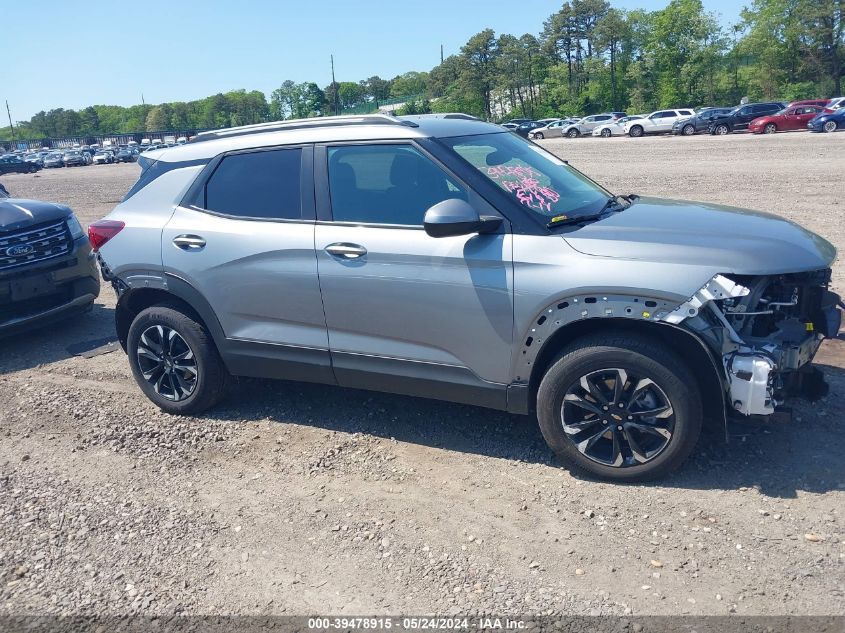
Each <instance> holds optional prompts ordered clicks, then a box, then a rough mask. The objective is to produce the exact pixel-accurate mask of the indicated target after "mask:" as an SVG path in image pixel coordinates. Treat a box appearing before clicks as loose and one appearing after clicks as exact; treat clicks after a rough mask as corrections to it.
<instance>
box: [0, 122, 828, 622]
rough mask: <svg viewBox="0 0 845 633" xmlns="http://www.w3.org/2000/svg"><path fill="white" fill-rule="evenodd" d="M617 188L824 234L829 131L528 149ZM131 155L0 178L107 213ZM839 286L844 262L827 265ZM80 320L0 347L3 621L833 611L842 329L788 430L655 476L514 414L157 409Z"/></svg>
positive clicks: (286, 390) (329, 391) (706, 448)
mask: <svg viewBox="0 0 845 633" xmlns="http://www.w3.org/2000/svg"><path fill="white" fill-rule="evenodd" d="M544 144H546V145H547V146H548V147H550V148H551V149H552V150H553V151H555V152H556V153H558V154H560V155H561V156H562V157H564V158H567V159H569V160H570V161H571V162H572V164H573V165H575V166H576V167H578V168H580V169H582V170H583V171H585V172H586V173H588V174H589V175H591V176H593V177H594V178H596V179H597V180H599V181H600V182H602V183H603V184H605V185H607V186H608V187H610V188H611V189H612V190H614V191H618V192H620V193H627V192H636V193H640V194H650V195H659V196H665V197H673V198H686V199H699V200H706V201H712V202H719V203H726V204H734V205H739V206H746V207H750V208H756V209H764V210H769V211H773V212H775V213H778V214H781V215H784V216H786V217H789V218H791V219H795V220H798V221H800V222H801V223H803V224H804V225H806V226H807V227H808V228H811V229H813V230H815V231H817V232H819V233H821V234H822V235H823V236H824V237H826V238H827V239H829V240H831V241H832V242H833V243H834V244H836V245H837V246H840V247H841V246H843V245H845V240H843V232H845V218H843V216H842V212H843V207H842V205H843V204H845V203H843V199H845V184H843V179H842V161H841V158H840V157H841V155H842V152H843V149H845V134H833V135H819V136H810V135H808V134H803V133H795V134H778V135H775V136H771V137H762V138H752V137H749V136H743V135H736V136H730V137H724V138H722V137H719V138H711V137H696V138H691V139H686V138H646V139H627V138H622V139H610V140H605V139H579V140H574V141H569V140H560V141H545V142H544ZM137 171H138V170H137V166H135V165H108V166H91V167H86V168H81V169H60V170H54V171H49V170H48V171H42V172H40V173H39V174H38V175H35V176H30V175H11V176H4V177H3V182H4V184H5V185H6V186H7V188H9V190H10V191H12V192H13V194H16V195H18V196H21V197H33V198H40V199H46V200H56V201H59V202H63V203H66V204H69V205H71V206H72V207H73V208H75V209H76V210H77V212H78V213H79V215H80V216H81V218H82V220H83V221H84V222H86V223H87V222H90V221H92V220H94V219H96V218H99V217H101V216H103V215H105V214H106V213H107V212H108V211H109V210H110V209H111V208H112V207H113V206H114V204H115V203H116V202H117V201H118V200H119V199H120V197H121V196H122V195H123V193H124V192H125V191H126V190H127V189H128V187H129V186H130V185H131V184H132V182H134V180H135V178H136V177H137ZM835 285H836V286H837V287H838V290H839V291H840V292H841V291H843V290H845V269H843V266H842V264H841V262H839V263H837V265H836V268H835ZM113 307H114V296H113V293H112V291H111V289H110V288H107V287H104V289H103V294H102V296H101V298H100V300H99V302H98V303H97V305H96V307H95V310H94V312H93V313H92V314H90V315H86V316H85V317H81V318H78V319H76V320H73V321H71V322H69V323H67V324H63V325H61V326H59V327H54V328H51V329H50V330H43V331H39V332H34V333H32V334H28V335H25V336H19V337H16V338H15V339H12V340H6V341H0V434H2V437H3V439H2V442H0V615H2V614H22V613H39V614H127V613H147V614H173V613H191V614H194V613H196V614H209V613H215V614H230V613H248V614H314V613H336V614H371V613H400V612H402V613H414V612H416V613H423V612H424V613H435V612H436V613H441V614H445V613H458V612H479V611H483V612H488V613H489V612H497V613H509V614H514V615H518V614H546V613H550V614H603V615H614V614H626V613H634V614H640V615H642V614H676V613H689V614H728V613H738V614H747V615H752V614H766V615H776V614H817V615H827V614H843V613H845V573H843V572H844V570H845V545H844V544H843V538H845V530H843V521H845V515H843V508H845V469H844V468H843V466H842V458H841V455H840V454H839V453H837V452H835V451H833V450H831V447H835V446H842V445H843V442H845V429H843V424H842V423H843V415H842V412H841V409H840V408H839V407H838V406H837V405H836V402H835V400H836V398H837V395H841V394H842V393H845V344H843V342H841V341H831V342H827V343H826V344H825V345H824V347H823V350H822V352H821V354H820V357H819V362H820V364H821V365H822V366H823V368H824V369H825V372H826V374H827V375H828V378H829V380H830V381H831V395H830V396H828V397H827V398H825V399H824V400H822V401H820V402H818V403H816V404H815V405H806V404H802V405H799V406H797V407H796V410H795V414H796V415H795V420H794V421H793V423H792V424H790V425H772V426H769V427H766V428H758V427H749V428H735V429H733V436H732V439H731V442H730V443H729V444H728V445H725V444H724V443H723V442H722V441H720V438H719V437H718V434H713V435H712V436H707V437H705V438H703V440H702V443H701V446H700V451H699V452H698V453H697V454H696V455H695V457H694V458H693V459H691V460H690V462H688V464H687V465H686V466H685V467H684V468H683V469H682V470H681V471H680V472H678V473H677V474H675V475H673V476H671V477H669V478H668V479H666V480H665V481H662V482H660V483H658V484H651V485H639V486H619V485H608V484H604V483H597V482H593V481H589V480H585V479H581V478H576V477H573V476H572V475H571V474H570V473H569V472H568V471H567V470H565V469H564V468H561V467H560V465H559V464H558V463H556V461H555V460H554V459H553V457H552V456H551V455H550V453H549V451H548V449H546V447H545V445H544V444H543V442H542V438H541V437H540V434H539V432H538V429H537V428H536V423H535V422H532V420H530V419H529V418H524V417H518V416H509V415H506V414H503V413H499V412H494V411H487V410H482V409H476V408H472V407H466V406H460V405H453V404H447V403H440V402H433V401H425V400H419V399H413V398H406V397H399V396H390V395H384V394H375V393H368V392H363V391H354V390H345V389H338V388H330V387H322V386H316V385H305V384H297V383H284V382H267V381H258V380H243V381H241V382H240V383H239V385H238V391H237V393H236V394H235V395H233V396H232V397H230V398H229V399H228V400H227V401H226V402H225V403H224V404H223V405H222V406H221V407H219V408H218V409H216V410H215V411H214V412H213V413H212V414H210V415H209V416H207V417H205V418H202V419H193V418H176V417H173V416H169V415H166V414H163V413H161V412H160V411H158V410H157V409H155V408H154V407H152V406H151V405H150V404H149V403H148V401H147V400H146V399H145V398H143V397H142V396H141V395H140V392H139V391H138V390H137V389H136V387H135V385H134V383H133V382H132V380H131V377H130V373H129V369H128V366H127V363H126V359H125V356H124V355H123V354H122V353H121V352H119V351H118V352H116V353H111V354H106V355H101V356H96V357H94V358H90V359H85V358H82V357H78V356H73V354H72V353H71V351H69V348H70V350H73V351H78V349H79V348H80V347H82V348H93V347H96V346H98V345H100V344H102V343H103V342H105V341H106V340H108V338H109V337H111V336H112V333H113V325H112V319H113Z"/></svg>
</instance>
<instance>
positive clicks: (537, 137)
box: [534, 132, 546, 139]
mask: <svg viewBox="0 0 845 633" xmlns="http://www.w3.org/2000/svg"><path fill="white" fill-rule="evenodd" d="M534 138H535V139H544V138H546V137H545V136H543V133H542V132H535V133H534Z"/></svg>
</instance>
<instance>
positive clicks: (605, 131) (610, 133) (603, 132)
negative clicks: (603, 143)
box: [601, 128, 613, 138]
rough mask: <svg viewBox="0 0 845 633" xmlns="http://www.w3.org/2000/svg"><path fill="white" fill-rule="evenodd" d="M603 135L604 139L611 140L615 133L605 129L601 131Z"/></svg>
mask: <svg viewBox="0 0 845 633" xmlns="http://www.w3.org/2000/svg"><path fill="white" fill-rule="evenodd" d="M601 135H602V138H610V137H611V136H613V132H611V131H610V130H608V129H607V128H604V129H603V130H602V131H601Z"/></svg>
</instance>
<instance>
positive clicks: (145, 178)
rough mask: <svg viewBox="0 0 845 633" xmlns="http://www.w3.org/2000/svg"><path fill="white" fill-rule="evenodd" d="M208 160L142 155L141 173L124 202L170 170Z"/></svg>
mask: <svg viewBox="0 0 845 633" xmlns="http://www.w3.org/2000/svg"><path fill="white" fill-rule="evenodd" d="M97 155H101V154H100V153H99V152H98V153H97V154H95V156H97ZM208 161H209V159H207V158H202V159H199V160H188V161H178V162H169V161H162V160H157V161H150V160H149V159H147V158H145V157H142V158H140V159H139V160H138V164H139V165H140V166H141V175H140V176H139V177H138V180H137V181H136V182H135V184H134V185H132V187H131V188H130V189H129V191H128V192H127V193H126V195H125V196H124V197H123V202H126V201H127V200H129V198H131V197H132V196H134V195H135V194H136V193H138V192H139V191H141V189H143V188H144V187H146V186H147V185H149V184H150V183H151V182H153V181H154V180H155V179H156V178H159V177H160V176H163V175H164V174H166V173H167V172H169V171H172V170H174V169H182V168H184V167H196V166H197V165H206V164H207V163H208Z"/></svg>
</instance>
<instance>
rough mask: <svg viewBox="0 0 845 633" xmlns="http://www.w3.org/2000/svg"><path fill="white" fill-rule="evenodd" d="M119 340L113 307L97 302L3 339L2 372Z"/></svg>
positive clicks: (1, 352) (1, 340) (35, 365)
mask: <svg viewBox="0 0 845 633" xmlns="http://www.w3.org/2000/svg"><path fill="white" fill-rule="evenodd" d="M104 334H105V336H104ZM116 340H117V337H116V336H115V335H114V309H113V308H110V307H106V306H103V305H100V304H96V303H95V304H94V308H93V310H91V312H88V313H86V314H80V315H77V316H74V317H71V318H69V319H66V320H63V321H57V322H56V323H50V324H49V325H45V326H43V327H40V328H38V329H34V330H28V331H26V332H21V333H19V334H14V335H12V336H7V337H3V338H0V374H5V373H8V372H12V371H21V370H24V369H33V368H35V367H38V366H39V365H44V364H47V363H54V362H56V361H60V360H64V359H66V358H70V357H71V356H73V355H75V354H80V353H85V352H87V351H91V350H94V349H95V348H97V347H100V346H102V345H105V344H107V343H109V342H111V341H116Z"/></svg>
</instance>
